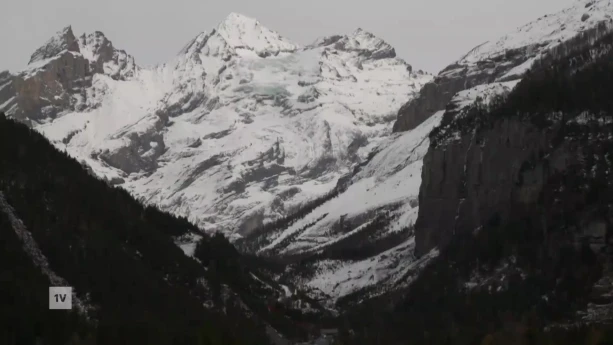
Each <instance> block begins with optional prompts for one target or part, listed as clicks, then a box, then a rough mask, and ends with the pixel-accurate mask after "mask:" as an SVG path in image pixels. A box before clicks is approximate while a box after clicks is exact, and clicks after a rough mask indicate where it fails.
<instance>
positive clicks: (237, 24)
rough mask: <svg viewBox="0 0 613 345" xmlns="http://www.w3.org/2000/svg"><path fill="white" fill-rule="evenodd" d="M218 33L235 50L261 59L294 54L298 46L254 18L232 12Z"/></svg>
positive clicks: (218, 28) (219, 26)
mask: <svg viewBox="0 0 613 345" xmlns="http://www.w3.org/2000/svg"><path fill="white" fill-rule="evenodd" d="M217 33H218V34H219V35H220V36H221V37H222V38H223V39H224V40H225V41H226V42H227V43H228V45H229V46H231V47H233V48H234V49H246V50H251V51H253V52H255V53H256V54H257V55H258V56H260V57H266V56H270V55H277V54H279V53H282V52H294V51H296V50H297V49H298V45H296V44H294V43H292V42H290V41H289V40H287V39H285V38H284V37H282V36H281V35H279V34H278V33H277V32H276V31H273V30H270V29H268V28H266V27H264V26H263V25H262V24H260V22H259V21H258V20H256V19H254V18H251V17H248V16H245V15H243V14H240V13H236V12H232V13H230V14H229V15H228V16H227V17H226V19H225V20H224V21H223V22H221V23H220V24H219V25H218V26H217Z"/></svg>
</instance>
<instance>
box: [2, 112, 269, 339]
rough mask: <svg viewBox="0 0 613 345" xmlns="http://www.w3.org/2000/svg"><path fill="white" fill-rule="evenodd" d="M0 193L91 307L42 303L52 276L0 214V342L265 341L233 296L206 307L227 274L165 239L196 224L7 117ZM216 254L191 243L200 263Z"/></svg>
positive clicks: (190, 228) (262, 327)
mask: <svg viewBox="0 0 613 345" xmlns="http://www.w3.org/2000/svg"><path fill="white" fill-rule="evenodd" d="M0 192H2V193H3V194H4V196H5V198H6V201H7V202H8V204H9V205H10V206H11V207H12V208H14V209H15V211H16V214H17V216H18V218H19V219H21V220H22V221H23V223H24V226H25V228H26V229H27V230H28V231H29V232H31V234H32V236H33V238H34V239H35V241H36V242H37V244H38V246H39V247H40V249H41V250H42V252H43V254H44V255H45V256H46V258H47V259H48V262H49V264H50V266H51V268H52V269H53V270H54V271H55V272H56V273H57V274H58V275H59V276H61V277H63V278H64V279H66V280H67V281H68V282H69V283H70V284H71V285H72V286H73V287H74V288H75V290H76V291H77V294H78V296H79V297H85V295H87V297H88V298H87V300H88V301H89V302H88V303H90V304H91V306H92V307H93V309H92V310H91V311H90V314H91V315H89V316H90V317H91V319H90V320H89V321H86V320H85V319H84V318H82V317H78V316H77V315H76V314H70V313H66V312H64V311H57V310H56V311H49V310H47V309H48V301H47V298H48V286H49V282H48V280H47V279H46V277H45V276H44V275H42V274H41V273H40V272H39V271H38V269H37V268H36V267H34V266H33V264H32V263H30V262H28V258H27V257H26V255H25V252H24V251H23V249H21V248H22V247H21V245H20V244H19V239H18V238H17V237H16V236H15V234H14V230H13V229H12V227H11V225H10V223H8V220H7V219H6V214H0V231H1V232H2V235H1V237H0V238H1V239H2V242H1V243H0V246H2V250H1V251H0V262H1V264H0V265H1V267H2V272H0V277H2V282H3V283H2V292H3V294H2V298H3V302H2V309H3V313H2V314H3V315H8V317H9V319H8V320H4V319H3V322H0V324H1V325H0V342H1V343H2V344H8V345H10V344H34V343H42V344H68V343H70V344H113V345H114V344H144V343H147V344H224V345H225V344H265V343H267V338H266V336H265V334H264V329H265V328H264V326H263V325H261V324H258V321H257V319H256V318H248V317H247V316H246V313H245V311H244V310H242V309H241V305H240V303H238V302H237V301H235V300H234V301H233V300H230V301H228V300H226V301H224V305H222V306H220V305H218V306H214V307H212V308H207V307H206V306H205V305H209V304H210V302H211V301H212V300H214V299H215V298H214V297H215V296H214V294H215V291H213V290H214V289H212V286H215V285H219V284H220V283H219V282H220V280H221V279H225V277H221V276H220V275H219V274H218V273H216V272H213V271H212V270H207V269H206V268H205V267H204V266H203V265H201V264H200V263H199V262H197V261H196V260H195V259H192V258H189V257H187V256H185V255H184V253H183V252H182V251H181V249H179V248H178V247H177V246H176V245H175V243H174V242H173V239H172V238H173V237H174V236H179V235H182V234H185V233H187V232H190V231H191V232H196V231H198V229H197V228H196V227H195V226H193V225H192V224H190V223H189V222H187V221H186V220H185V219H182V218H177V217H174V216H171V215H169V214H166V213H163V212H160V211H159V210H157V209H155V208H152V207H144V206H143V205H141V204H140V203H138V202H137V201H135V200H134V199H133V198H132V197H131V196H130V195H129V194H128V193H127V192H126V191H124V190H122V189H119V188H113V187H111V186H110V185H109V184H107V182H105V181H102V180H98V179H96V178H94V177H92V176H90V175H89V174H88V173H87V172H86V170H85V169H84V168H83V167H82V166H81V164H79V162H77V161H76V160H74V159H72V158H70V157H68V156H67V155H66V154H64V153H62V152H59V151H58V150H56V149H55V148H54V147H53V146H52V145H51V144H50V143H49V142H48V141H47V140H46V139H45V138H44V137H43V136H42V135H40V134H39V133H37V132H35V131H33V130H31V129H29V128H28V127H26V126H25V125H22V124H19V123H16V122H14V121H12V120H9V119H6V117H5V116H4V115H3V114H0ZM0 213H1V212H0ZM209 241H211V239H210V238H208V237H205V239H203V242H202V243H208V242H209ZM216 241H219V239H216ZM229 247H231V246H229ZM229 247H222V248H229ZM222 255H226V253H224V252H223V251H221V252H220V251H219V250H218V251H212V250H211V251H202V250H201V251H200V252H199V258H200V259H201V260H203V259H207V260H211V261H212V260H221V259H223V258H217V257H216V256H222ZM229 255H233V254H229ZM215 282H217V284H216V283H215ZM5 283H7V284H5ZM222 310H223V311H222ZM5 311H6V312H8V314H7V313H5Z"/></svg>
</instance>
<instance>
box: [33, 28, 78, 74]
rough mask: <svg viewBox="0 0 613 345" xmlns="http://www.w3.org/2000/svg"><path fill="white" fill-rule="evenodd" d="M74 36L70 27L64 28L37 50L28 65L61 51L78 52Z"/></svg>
mask: <svg viewBox="0 0 613 345" xmlns="http://www.w3.org/2000/svg"><path fill="white" fill-rule="evenodd" d="M78 50H79V47H78V45H77V44H76V39H75V36H74V34H73V32H72V27H71V26H66V27H65V28H63V29H62V30H60V31H58V32H57V33H56V34H55V35H54V36H53V37H51V38H50V39H49V40H48V41H47V42H45V44H43V45H42V46H41V47H40V48H38V49H37V50H36V51H35V52H34V54H32V56H31V57H30V62H29V63H28V65H32V64H34V63H35V62H38V61H43V60H46V59H49V58H52V57H54V56H56V55H58V54H60V53H61V52H63V51H78Z"/></svg>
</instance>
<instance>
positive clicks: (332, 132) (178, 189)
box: [0, 14, 432, 234]
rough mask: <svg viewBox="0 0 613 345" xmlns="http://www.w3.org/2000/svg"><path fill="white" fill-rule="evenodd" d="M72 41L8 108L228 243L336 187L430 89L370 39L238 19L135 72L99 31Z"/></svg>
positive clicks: (21, 86)
mask: <svg viewBox="0 0 613 345" xmlns="http://www.w3.org/2000/svg"><path fill="white" fill-rule="evenodd" d="M73 36H74V35H73ZM74 40H75V42H76V46H75V48H74V51H69V52H67V51H66V50H62V51H60V52H59V55H58V56H56V57H51V58H50V59H49V60H48V63H47V64H46V65H44V64H43V61H40V65H41V66H39V67H38V68H37V69H36V70H30V71H28V73H27V75H25V74H22V75H20V77H19V78H20V80H19V81H18V83H15V84H14V85H15V88H16V92H15V91H11V92H12V95H9V94H8V93H11V92H8V91H7V92H8V93H7V97H4V96H2V94H0V110H2V109H7V108H6V107H4V108H3V107H2V105H3V104H8V105H9V106H13V104H14V103H15V102H14V101H11V102H8V103H5V102H7V101H9V100H10V99H13V100H17V101H18V102H17V103H18V104H15V105H14V108H11V109H10V110H7V114H8V115H9V116H14V117H20V118H23V119H24V120H34V121H32V122H30V123H32V125H33V126H34V127H35V128H36V129H37V130H39V131H40V132H42V133H43V134H44V135H45V136H46V137H47V138H49V139H50V140H51V141H52V142H53V143H54V144H55V145H57V146H58V147H59V148H61V149H63V150H66V151H67V152H68V153H69V154H70V155H72V156H74V157H75V158H77V159H79V160H80V161H82V162H84V163H86V164H87V165H88V166H90V167H91V168H92V170H93V172H94V173H95V174H97V175H98V176H101V177H104V178H107V179H108V180H109V181H112V183H114V184H119V185H121V186H122V187H123V188H125V189H126V190H128V191H129V192H131V193H132V194H133V195H134V196H136V197H138V198H139V199H141V200H143V201H144V202H146V203H148V204H153V205H157V206H159V207H160V208H162V209H163V210H166V211H169V212H172V213H174V214H177V215H182V216H185V217H188V218H189V219H190V220H191V221H193V222H194V223H196V224H197V225H198V226H200V227H201V228H202V229H204V230H206V231H211V232H213V231H223V232H225V233H227V234H238V233H240V234H247V233H249V232H250V231H252V230H254V229H256V228H258V227H261V226H262V225H263V224H265V223H267V222H270V221H272V220H275V219H278V218H280V217H284V216H287V215H288V214H290V213H292V212H294V211H295V210H296V209H298V208H300V207H301V206H302V205H303V204H304V203H305V202H307V201H308V200H311V199H314V198H318V197H320V196H322V195H325V194H326V193H328V192H329V191H330V190H332V189H333V188H334V187H335V186H336V184H337V181H338V179H339V178H340V177H341V176H344V175H346V174H347V173H349V172H350V171H352V170H353V168H354V166H355V165H356V164H360V163H362V162H363V161H364V160H366V159H367V157H368V155H369V153H370V152H371V150H372V149H373V148H374V147H376V146H377V145H378V144H379V143H381V142H382V141H384V140H386V138H387V137H388V136H389V135H390V133H391V126H392V122H393V120H394V118H395V114H396V112H397V110H398V108H399V107H400V105H402V104H403V103H405V102H406V101H408V100H409V99H410V98H411V97H412V96H413V95H414V94H415V93H416V92H417V91H418V90H419V89H420V88H421V86H422V85H423V84H424V83H426V82H428V81H429V80H431V78H432V77H431V76H429V75H426V74H423V73H416V72H413V71H412V68H411V66H410V65H408V64H407V63H406V62H405V61H403V60H402V59H399V58H397V57H395V52H394V50H393V48H392V47H391V46H390V45H389V44H387V43H385V42H384V41H383V40H382V39H380V38H377V37H376V36H374V35H373V34H370V33H368V32H366V31H364V30H356V31H355V32H354V33H351V34H348V35H336V36H331V38H328V39H324V40H320V41H319V44H317V45H313V46H308V47H302V48H301V47H298V45H296V44H293V43H291V42H290V41H288V40H286V39H285V38H283V37H281V36H280V35H279V34H278V33H276V32H274V31H272V30H270V29H267V28H265V27H264V26H262V25H261V24H260V23H259V22H258V21H257V20H255V19H251V18H248V17H245V16H242V15H238V14H231V15H229V16H228V17H227V18H226V19H225V20H224V21H223V22H222V23H221V24H219V25H218V26H217V27H216V28H215V29H213V30H211V31H208V32H204V33H201V34H199V35H197V36H196V37H195V38H194V39H193V40H192V41H191V42H190V43H189V44H187V45H186V46H185V48H184V49H183V50H182V51H181V53H180V54H178V55H177V56H175V57H174V58H173V59H172V60H171V61H169V62H167V63H165V64H162V65H158V66H155V67H152V68H138V67H134V69H133V73H131V74H123V73H122V72H121V71H124V70H126V71H129V70H130V69H129V68H126V69H116V70H110V69H109V68H108V67H109V66H111V65H110V64H109V62H110V61H113V62H114V63H113V64H112V66H131V65H132V64H133V59H131V58H129V55H127V54H126V53H125V52H123V51H121V50H117V49H114V48H112V45H111V43H110V41H109V40H108V39H107V38H106V37H105V36H104V35H103V34H102V33H100V32H94V33H93V34H88V35H83V36H80V37H79V38H78V39H77V38H75V39H74ZM111 48H112V49H111ZM124 54H125V55H124ZM37 63H38V62H37ZM66 63H67V64H68V65H66ZM43 65H44V66H43ZM66 66H68V68H66ZM134 66H135V65H134ZM116 71H119V72H120V73H119V74H117V73H116ZM58 81H59V82H61V83H58ZM30 85H32V86H30ZM27 90H43V91H44V92H43V93H41V94H32V95H31V97H29V98H25V97H22V96H23V95H24V94H26V92H27ZM11 96H13V97H12V98H11ZM5 98H6V99H5ZM35 113H36V114H37V115H36V117H34V116H33V114H35Z"/></svg>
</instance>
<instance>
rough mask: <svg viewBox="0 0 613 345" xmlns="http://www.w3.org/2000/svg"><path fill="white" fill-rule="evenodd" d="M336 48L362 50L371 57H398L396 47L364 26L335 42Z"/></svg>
mask: <svg viewBox="0 0 613 345" xmlns="http://www.w3.org/2000/svg"><path fill="white" fill-rule="evenodd" d="M335 48H336V49H340V50H345V51H358V52H362V53H363V54H364V55H365V56H367V57H369V58H371V59H384V58H394V57H396V51H395V50H394V48H393V47H392V46H391V45H389V44H388V43H387V42H385V41H384V40H383V39H381V38H379V37H377V36H375V35H374V34H372V33H371V32H368V31H365V30H364V29H362V28H357V29H356V30H355V31H354V32H353V33H352V34H351V35H348V36H345V37H344V38H343V39H341V40H339V41H338V42H337V43H336V44H335Z"/></svg>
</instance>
